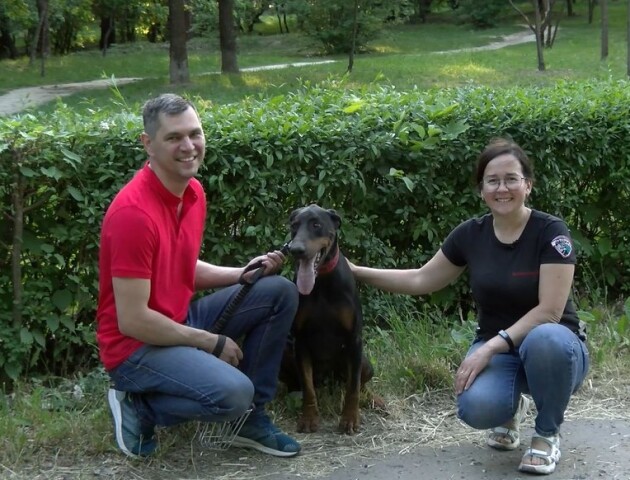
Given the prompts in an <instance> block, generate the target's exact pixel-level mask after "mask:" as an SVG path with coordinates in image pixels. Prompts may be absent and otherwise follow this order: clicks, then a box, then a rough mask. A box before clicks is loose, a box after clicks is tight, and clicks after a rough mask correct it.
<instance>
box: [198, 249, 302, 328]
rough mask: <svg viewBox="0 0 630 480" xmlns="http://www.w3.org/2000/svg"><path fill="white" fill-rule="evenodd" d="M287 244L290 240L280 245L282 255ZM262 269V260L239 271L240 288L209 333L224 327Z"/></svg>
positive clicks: (260, 274)
mask: <svg viewBox="0 0 630 480" xmlns="http://www.w3.org/2000/svg"><path fill="white" fill-rule="evenodd" d="M289 244H290V242H287V243H285V244H284V245H282V248H281V249H280V251H281V252H282V254H283V255H287V254H288V253H289ZM252 270H256V271H255V272H254V273H253V274H252V275H251V277H250V278H249V280H245V278H244V277H243V276H244V275H245V274H246V273H247V272H251V271H252ZM264 271H265V268H264V267H263V266H262V260H260V261H258V262H256V263H252V264H251V265H248V266H246V267H245V268H244V269H243V273H241V276H240V277H239V279H238V283H240V284H241V285H242V286H241V289H240V290H239V291H238V293H237V294H236V295H235V296H234V298H232V300H231V301H230V303H229V304H228V306H227V307H225V310H223V313H222V314H221V316H220V317H219V319H218V320H217V321H216V322H214V325H212V328H211V329H210V332H211V333H220V332H221V331H222V330H223V329H224V328H225V325H226V324H227V322H228V321H229V320H230V318H232V316H233V315H234V312H236V309H237V308H238V307H239V306H240V304H241V302H242V301H243V299H244V298H245V295H247V292H249V290H250V289H251V288H252V286H253V285H254V283H256V282H257V281H258V280H259V279H260V277H261V276H262V274H263V272H264Z"/></svg>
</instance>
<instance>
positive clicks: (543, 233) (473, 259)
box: [442, 210, 586, 339]
mask: <svg viewBox="0 0 630 480" xmlns="http://www.w3.org/2000/svg"><path fill="white" fill-rule="evenodd" d="M492 221H493V218H492V215H490V214H487V215H484V216H483V217H480V218H472V219H470V220H467V221H465V222H463V223H461V224H460V225H458V226H457V227H456V228H455V229H454V230H453V231H452V232H451V233H450V234H449V235H448V237H447V238H446V240H445V241H444V244H443V245H442V252H443V253H444V255H446V258H448V259H449V260H450V261H451V262H452V263H453V264H455V265H457V266H460V267H461V266H468V270H469V280H470V287H471V290H472V295H473V298H474V300H475V304H476V306H477V318H478V322H479V326H478V328H477V333H478V335H479V336H481V337H483V338H485V339H489V338H492V337H493V336H495V335H496V334H497V332H498V331H499V330H501V329H505V328H508V327H510V326H511V325H513V324H514V323H515V322H516V321H517V320H519V319H520V318H521V317H522V316H523V315H525V314H526V313H527V312H528V311H530V310H531V309H532V308H534V307H535V306H536V305H538V303H539V302H538V282H539V272H540V265H542V264H544V263H563V264H575V263H576V259H575V251H574V249H573V242H572V241H571V237H570V234H569V229H568V228H567V226H566V224H565V223H564V222H563V221H562V220H560V219H559V218H556V217H554V216H552V215H549V214H547V213H543V212H539V211H537V210H532V212H531V215H530V218H529V220H528V221H527V224H526V225H525V229H524V230H523V233H522V234H521V236H520V238H519V239H518V240H517V241H516V242H514V243H512V244H505V243H501V242H500V241H499V240H498V239H497V237H496V236H495V234H494V228H493V225H492ZM560 323H561V324H562V325H565V326H566V327H568V328H569V329H571V330H572V331H574V332H575V333H576V334H578V335H579V336H580V338H583V339H585V338H586V336H585V333H584V329H583V325H581V322H580V321H579V319H578V316H577V313H576V311H575V306H574V305H573V301H572V300H571V298H569V299H568V300H567V304H566V305H565V307H564V312H563V314H562V318H561V320H560Z"/></svg>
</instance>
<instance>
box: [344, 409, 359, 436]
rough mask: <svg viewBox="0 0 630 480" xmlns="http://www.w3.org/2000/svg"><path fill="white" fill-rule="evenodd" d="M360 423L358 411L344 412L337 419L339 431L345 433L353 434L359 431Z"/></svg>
mask: <svg viewBox="0 0 630 480" xmlns="http://www.w3.org/2000/svg"><path fill="white" fill-rule="evenodd" d="M360 425H361V420H360V417H359V412H358V411H357V412H352V413H349V414H344V415H343V416H342V417H341V420H339V431H340V432H341V433H345V434H347V435H354V434H355V433H358V432H359V427H360Z"/></svg>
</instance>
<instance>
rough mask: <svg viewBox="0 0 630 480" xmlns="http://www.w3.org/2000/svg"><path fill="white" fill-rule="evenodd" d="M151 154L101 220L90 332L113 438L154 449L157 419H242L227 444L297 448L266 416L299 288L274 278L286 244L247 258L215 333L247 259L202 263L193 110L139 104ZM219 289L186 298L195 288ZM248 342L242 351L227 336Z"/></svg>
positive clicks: (199, 147)
mask: <svg viewBox="0 0 630 480" xmlns="http://www.w3.org/2000/svg"><path fill="white" fill-rule="evenodd" d="M143 120H144V133H142V135H141V140H142V144H143V145H144V148H145V150H146V152H147V155H148V161H147V163H146V164H145V165H144V167H143V168H142V169H141V170H139V171H138V172H137V174H136V175H135V176H134V178H133V179H131V181H130V182H129V183H127V185H125V186H124V187H123V188H122V190H121V191H120V192H119V193H118V194H117V195H116V197H115V198H114V200H113V202H112V203H111V205H110V206H109V208H108V210H107V213H106V215H105V218H104V220H103V225H102V231H101V245H100V258H99V269H100V278H99V290H100V291H99V303H98V311H97V320H98V328H97V340H98V345H99V350H100V357H101V360H102V362H103V364H104V365H105V368H106V369H107V371H108V372H109V375H110V377H111V380H112V382H113V386H114V388H112V389H110V390H109V393H108V401H109V406H110V408H111V411H112V416H113V418H114V429H115V436H116V442H117V444H118V446H119V447H120V449H121V450H122V451H123V452H124V453H125V454H126V455H129V456H134V457H135V456H147V455H150V454H151V453H153V452H154V451H155V449H156V448H157V442H156V440H155V435H154V428H155V426H156V425H164V426H168V425H175V424H178V423H181V422H185V421H189V420H197V421H206V422H216V421H229V420H233V419H236V418H238V417H239V416H241V415H242V414H243V413H244V412H246V411H247V410H248V409H249V408H250V407H251V406H252V403H253V406H254V410H253V411H252V413H251V414H250V416H249V417H248V418H247V421H246V422H245V424H244V425H243V427H242V429H241V431H240V433H239V434H238V436H237V437H236V438H235V440H234V442H233V445H236V446H242V447H250V448H255V449H257V450H260V451H262V452H265V453H269V454H271V455H276V456H286V457H288V456H293V455H296V454H297V453H298V452H299V451H300V445H299V443H297V442H296V441H295V440H294V439H293V438H291V437H289V436H288V435H286V434H284V433H282V432H281V431H280V430H279V429H278V428H277V427H276V426H275V425H274V424H273V423H272V422H271V420H270V419H269V417H268V415H267V414H266V413H265V404H266V403H267V402H269V401H270V400H271V399H272V398H273V396H274V395H275V391H276V384H277V377H278V370H279V366H280V361H281V356H282V352H283V349H284V345H285V342H286V337H287V334H288V332H289V329H290V326H291V323H292V321H293V317H294V315H295V312H296V310H297V304H298V294H297V290H296V288H295V286H294V285H293V283H292V282H291V281H289V280H287V279H285V278H283V277H281V276H278V275H273V274H275V273H277V272H278V270H279V269H280V267H281V266H282V262H283V260H284V256H283V255H282V253H281V252H279V251H276V252H271V253H268V254H267V255H262V256H259V257H257V258H254V259H253V260H252V261H251V262H250V263H249V264H248V265H252V264H254V263H256V262H259V261H260V262H262V265H263V266H264V276H263V277H262V278H261V279H260V280H259V281H258V282H256V283H255V284H254V285H253V287H252V289H251V290H250V291H249V293H248V295H246V296H245V298H244V300H243V302H242V303H241V305H240V307H239V309H238V310H237V311H236V312H235V313H234V315H233V317H232V318H231V319H230V321H229V322H228V323H227V325H226V326H225V328H224V331H223V332H221V333H222V334H223V335H218V334H214V333H210V330H211V327H212V325H213V324H214V322H215V321H216V320H217V319H218V318H219V317H220V315H221V313H222V312H223V310H224V309H225V307H226V306H227V305H228V304H229V302H230V301H231V299H232V298H233V297H234V295H235V294H236V293H237V292H238V290H239V288H240V286H239V285H237V283H238V280H239V278H240V276H241V275H242V274H243V272H244V268H232V267H223V266H217V265H212V264H209V263H206V262H202V261H201V260H199V252H200V247H201V242H202V236H203V232H204V223H205V218H206V198H205V194H204V191H203V188H202V186H201V184H200V183H199V181H198V180H197V179H196V178H195V175H196V174H197V171H198V169H199V166H200V165H201V162H202V161H203V158H204V153H205V138H204V133H203V129H202V127H201V122H200V120H199V116H198V114H197V111H196V109H195V107H194V106H193V105H192V104H191V103H190V102H188V101H187V100H185V99H183V98H181V97H179V96H177V95H173V94H164V95H160V96H159V97H157V98H154V99H152V100H149V101H148V102H147V103H146V104H145V105H144V108H143ZM228 286H230V287H229V288H223V289H221V290H219V291H217V292H216V293H213V294H211V295H208V296H206V297H203V298H201V299H199V300H197V301H194V302H192V303H191V299H192V296H193V294H194V292H195V291H197V290H205V289H211V288H217V287H228ZM241 338H242V339H243V341H242V350H241V348H240V347H239V345H237V343H236V342H235V341H234V340H236V339H241Z"/></svg>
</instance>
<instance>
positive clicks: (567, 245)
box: [551, 235, 573, 258]
mask: <svg viewBox="0 0 630 480" xmlns="http://www.w3.org/2000/svg"><path fill="white" fill-rule="evenodd" d="M551 246H552V247H553V248H555V249H556V251H557V252H558V253H559V254H560V255H561V256H562V258H567V257H568V256H569V255H571V252H572V251H573V245H572V244H571V239H570V238H569V237H567V236H565V235H558V236H557V237H556V238H554V239H553V240H552V241H551Z"/></svg>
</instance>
